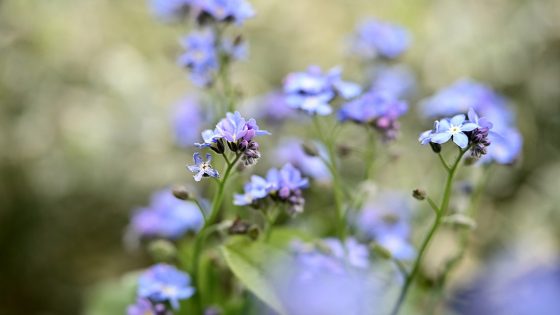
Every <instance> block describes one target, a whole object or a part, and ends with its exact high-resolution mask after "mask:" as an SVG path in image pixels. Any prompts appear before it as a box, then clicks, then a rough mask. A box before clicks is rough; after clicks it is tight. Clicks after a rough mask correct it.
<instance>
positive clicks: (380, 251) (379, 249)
mask: <svg viewBox="0 0 560 315" xmlns="http://www.w3.org/2000/svg"><path fill="white" fill-rule="evenodd" d="M370 248H371V250H372V251H373V252H374V253H376V254H377V255H378V256H379V257H381V258H383V259H391V258H392V257H393V255H392V254H391V252H390V251H389V250H388V249H387V248H385V247H383V246H381V245H379V244H377V243H371V245H370Z"/></svg>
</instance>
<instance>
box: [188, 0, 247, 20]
mask: <svg viewBox="0 0 560 315" xmlns="http://www.w3.org/2000/svg"><path fill="white" fill-rule="evenodd" d="M198 3H199V5H200V8H201V10H202V11H203V12H204V13H206V14H208V15H209V16H211V17H212V18H213V19H214V20H216V21H221V22H223V21H225V22H229V21H232V22H234V23H236V24H242V23H243V22H245V20H247V19H249V18H252V17H253V16H254V15H255V11H254V10H253V7H252V6H251V4H250V3H249V2H247V1H246V0H198Z"/></svg>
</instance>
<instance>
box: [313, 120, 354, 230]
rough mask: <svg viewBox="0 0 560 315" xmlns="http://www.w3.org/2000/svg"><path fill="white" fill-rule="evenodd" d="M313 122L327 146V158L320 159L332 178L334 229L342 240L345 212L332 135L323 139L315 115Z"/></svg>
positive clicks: (321, 138)
mask: <svg viewBox="0 0 560 315" xmlns="http://www.w3.org/2000/svg"><path fill="white" fill-rule="evenodd" d="M313 124H314V126H315V129H316V130H317V134H318V138H319V139H320V140H321V142H322V143H323V144H325V146H326V147H327V153H328V156H329V157H328V160H325V159H321V160H322V161H323V163H325V165H326V166H327V168H328V169H329V171H330V173H331V176H332V180H333V194H334V202H335V206H336V221H337V225H336V230H337V234H338V237H339V238H340V239H341V240H342V241H344V240H345V239H346V214H345V213H344V203H343V199H344V196H343V194H344V192H343V189H344V187H342V181H341V179H340V174H339V173H338V171H337V169H336V162H335V161H336V151H335V148H334V138H335V137H334V136H331V137H329V139H324V133H323V131H322V130H321V124H320V122H319V120H318V118H317V116H313Z"/></svg>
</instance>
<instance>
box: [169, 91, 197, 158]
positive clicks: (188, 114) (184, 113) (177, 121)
mask: <svg viewBox="0 0 560 315" xmlns="http://www.w3.org/2000/svg"><path fill="white" fill-rule="evenodd" d="M202 121H203V116H202V111H201V108H200V105H199V104H198V102H197V101H196V100H194V99H192V98H185V99H183V100H182V101H180V102H179V103H177V104H176V105H175V107H174V111H173V116H172V123H173V132H174V135H175V141H176V143H177V144H178V145H179V146H181V147H189V146H191V145H192V143H193V142H194V141H196V139H197V138H198V135H199V132H200V129H201V127H202Z"/></svg>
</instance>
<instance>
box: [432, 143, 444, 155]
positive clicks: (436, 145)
mask: <svg viewBox="0 0 560 315" xmlns="http://www.w3.org/2000/svg"><path fill="white" fill-rule="evenodd" d="M430 147H432V151H434V152H435V153H440V152H441V144H439V143H433V142H430Z"/></svg>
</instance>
